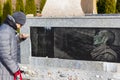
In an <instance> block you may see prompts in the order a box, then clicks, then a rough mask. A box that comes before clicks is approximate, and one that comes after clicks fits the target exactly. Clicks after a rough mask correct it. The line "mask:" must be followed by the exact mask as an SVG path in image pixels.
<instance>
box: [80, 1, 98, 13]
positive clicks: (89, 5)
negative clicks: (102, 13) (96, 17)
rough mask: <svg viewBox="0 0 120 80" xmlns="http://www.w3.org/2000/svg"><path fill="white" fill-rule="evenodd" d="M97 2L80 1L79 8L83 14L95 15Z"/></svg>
mask: <svg viewBox="0 0 120 80" xmlns="http://www.w3.org/2000/svg"><path fill="white" fill-rule="evenodd" d="M96 3H97V0H81V6H82V9H83V12H84V13H85V14H97V6H96Z"/></svg>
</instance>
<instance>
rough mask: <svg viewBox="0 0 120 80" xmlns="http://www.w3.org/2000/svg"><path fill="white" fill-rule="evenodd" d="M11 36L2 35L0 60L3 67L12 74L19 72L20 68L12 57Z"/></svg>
mask: <svg viewBox="0 0 120 80" xmlns="http://www.w3.org/2000/svg"><path fill="white" fill-rule="evenodd" d="M11 54H12V53H11V46H10V34H8V33H7V32H6V33H4V34H0V60H1V62H2V63H3V65H4V66H5V67H6V68H7V69H8V70H9V71H10V72H12V73H15V72H16V71H18V70H19V66H18V64H17V63H16V61H14V59H13V58H12V56H11Z"/></svg>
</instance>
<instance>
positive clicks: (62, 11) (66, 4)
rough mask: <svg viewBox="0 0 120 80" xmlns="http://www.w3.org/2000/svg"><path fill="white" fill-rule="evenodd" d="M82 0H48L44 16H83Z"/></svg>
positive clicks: (43, 12)
mask: <svg viewBox="0 0 120 80" xmlns="http://www.w3.org/2000/svg"><path fill="white" fill-rule="evenodd" d="M80 3H81V0H47V2H46V4H45V6H44V8H43V11H42V16H43V17H73V16H83V15H84V13H83V11H82V8H81V5H80Z"/></svg>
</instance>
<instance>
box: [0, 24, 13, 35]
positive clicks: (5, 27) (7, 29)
mask: <svg viewBox="0 0 120 80" xmlns="http://www.w3.org/2000/svg"><path fill="white" fill-rule="evenodd" d="M12 32H13V33H14V32H15V30H14V29H12V27H10V26H9V25H7V24H2V25H1V26H0V34H1V33H7V34H8V33H9V34H11V33H12Z"/></svg>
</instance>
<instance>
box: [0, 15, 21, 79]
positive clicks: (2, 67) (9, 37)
mask: <svg viewBox="0 0 120 80" xmlns="http://www.w3.org/2000/svg"><path fill="white" fill-rule="evenodd" d="M16 29H17V27H16V24H15V21H14V19H13V17H12V16H10V15H8V16H7V18H6V20H5V22H4V23H3V24H2V25H1V26H0V80H13V74H14V73H15V72H16V71H18V70H19V66H18V64H17V49H18V48H17V46H18V43H17V37H16Z"/></svg>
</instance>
